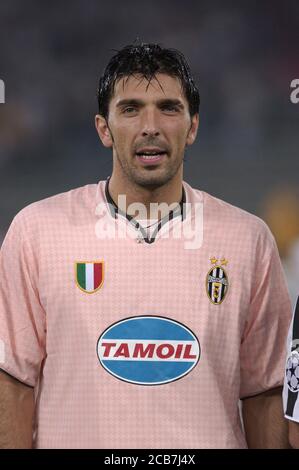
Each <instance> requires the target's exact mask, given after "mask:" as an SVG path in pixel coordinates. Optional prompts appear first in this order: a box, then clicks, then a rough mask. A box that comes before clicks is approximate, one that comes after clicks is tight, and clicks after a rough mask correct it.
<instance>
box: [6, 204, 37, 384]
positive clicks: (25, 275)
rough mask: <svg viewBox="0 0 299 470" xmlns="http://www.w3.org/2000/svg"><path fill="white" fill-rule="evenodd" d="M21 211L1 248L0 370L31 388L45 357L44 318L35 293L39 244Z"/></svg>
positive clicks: (35, 381)
mask: <svg viewBox="0 0 299 470" xmlns="http://www.w3.org/2000/svg"><path fill="white" fill-rule="evenodd" d="M25 213H26V212H25ZM20 214H21V213H19V214H18V215H17V216H16V217H15V219H14V220H13V222H12V224H11V226H10V228H9V231H8V233H7V235H6V237H5V239H4V242H3V244H2V247H1V250H0V369H2V370H4V371H5V372H7V373H8V374H10V375H11V376H13V377H14V378H16V379H18V380H19V381H21V382H23V383H25V384H27V385H30V386H32V387H34V386H35V385H36V383H37V380H38V377H39V372H40V367H41V363H42V361H43V358H44V357H45V343H46V341H45V338H46V319H45V312H44V310H43V308H42V306H41V303H40V300H39V295H38V256H37V253H35V250H36V247H37V245H38V244H37V243H32V242H33V240H32V239H31V241H30V240H29V237H28V235H26V233H25V220H26V217H25V216H24V215H23V216H20ZM31 238H33V237H31Z"/></svg>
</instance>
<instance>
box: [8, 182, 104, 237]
mask: <svg viewBox="0 0 299 470" xmlns="http://www.w3.org/2000/svg"><path fill="white" fill-rule="evenodd" d="M96 191H97V185H96V184H88V185H85V186H82V187H79V188H75V189H72V190H70V191H66V192H64V193H60V194H56V195H54V196H51V197H48V198H45V199H42V200H40V201H37V202H33V203H31V204H29V205H28V206H26V207H24V208H23V209H21V210H20V211H19V212H18V213H17V214H16V216H15V217H14V219H13V222H12V226H16V227H20V228H21V229H24V230H29V231H30V230H34V227H36V226H37V225H39V226H40V225H42V224H46V225H47V224H49V223H51V224H52V226H53V224H55V223H58V222H63V221H64V222H66V221H70V220H72V221H73V222H76V219H78V220H79V219H80V217H81V218H82V216H85V217H86V216H87V214H89V213H90V214H92V213H94V209H95V205H96Z"/></svg>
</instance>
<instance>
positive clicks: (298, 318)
mask: <svg viewBox="0 0 299 470" xmlns="http://www.w3.org/2000/svg"><path fill="white" fill-rule="evenodd" d="M298 392H299V297H298V300H297V305H296V307H295V310H294V314H293V318H292V322H291V324H290V328H289V333H288V338H287V359H286V364H285V374H284V384H283V408H284V415H285V417H286V418H287V419H290V420H291V421H296V422H299V398H298Z"/></svg>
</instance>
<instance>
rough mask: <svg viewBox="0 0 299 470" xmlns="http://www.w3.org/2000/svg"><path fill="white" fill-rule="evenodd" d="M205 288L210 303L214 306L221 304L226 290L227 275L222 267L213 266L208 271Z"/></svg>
mask: <svg viewBox="0 0 299 470" xmlns="http://www.w3.org/2000/svg"><path fill="white" fill-rule="evenodd" d="M206 287H207V294H208V297H209V299H210V301H211V302H212V303H213V304H215V305H218V304H221V302H223V300H224V299H225V296H226V294H227V290H228V279H227V275H226V272H225V271H224V269H223V268H222V267H220V266H214V267H213V268H212V269H210V271H209V272H208V275H207V280H206Z"/></svg>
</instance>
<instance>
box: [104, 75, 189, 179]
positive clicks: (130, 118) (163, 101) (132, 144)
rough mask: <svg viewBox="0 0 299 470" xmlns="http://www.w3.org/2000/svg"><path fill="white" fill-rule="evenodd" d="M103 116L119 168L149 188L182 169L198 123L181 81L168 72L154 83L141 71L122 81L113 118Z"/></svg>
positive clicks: (111, 111) (113, 103)
mask: <svg viewBox="0 0 299 470" xmlns="http://www.w3.org/2000/svg"><path fill="white" fill-rule="evenodd" d="M97 119H98V120H97V121H96V122H97V129H98V132H99V135H100V137H101V140H102V142H103V144H104V145H105V146H106V147H112V148H113V165H114V170H115V169H116V168H117V171H119V170H120V171H121V172H122V173H123V174H124V176H126V178H128V179H129V180H130V181H131V182H133V183H135V184H137V185H140V186H143V187H150V186H151V187H153V186H154V187H158V186H161V185H164V184H166V183H167V182H168V181H170V180H171V179H172V178H173V177H174V176H175V175H176V174H177V172H178V171H179V169H180V168H181V166H182V162H183V157H184V150H185V147H186V145H191V144H192V143H193V142H194V140H195V137H196V131H197V127H198V115H196V116H194V117H193V118H192V119H191V117H190V114H189V108H188V102H187V99H186V97H185V96H184V92H183V90H182V87H181V82H180V81H179V79H177V78H174V77H171V76H169V75H165V74H157V75H156V79H155V78H154V79H152V80H151V82H150V84H149V83H148V81H147V80H146V79H145V78H144V77H142V76H140V75H137V76H130V77H129V78H127V77H126V78H125V79H121V80H119V81H118V82H117V83H116V85H115V90H114V95H113V97H112V98H111V101H110V104H109V116H108V119H107V121H105V120H104V118H97Z"/></svg>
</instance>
